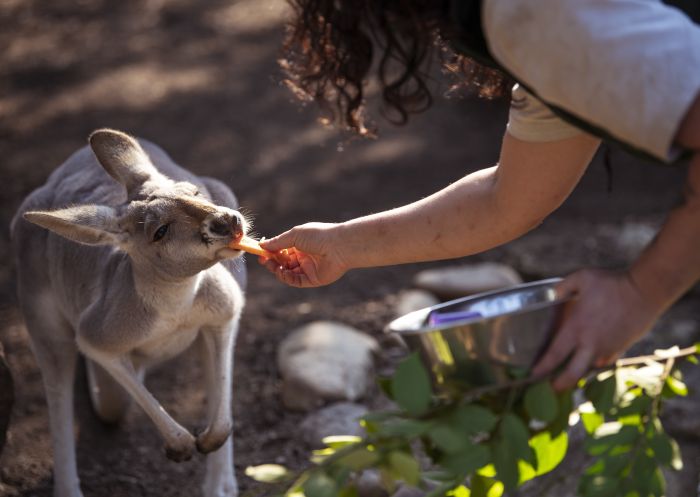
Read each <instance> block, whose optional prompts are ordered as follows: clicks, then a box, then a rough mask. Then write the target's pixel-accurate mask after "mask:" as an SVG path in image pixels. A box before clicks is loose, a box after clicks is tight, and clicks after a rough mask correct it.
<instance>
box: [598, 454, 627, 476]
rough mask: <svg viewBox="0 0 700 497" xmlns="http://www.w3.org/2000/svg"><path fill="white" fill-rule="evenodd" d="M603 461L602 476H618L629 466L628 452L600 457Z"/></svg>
mask: <svg viewBox="0 0 700 497" xmlns="http://www.w3.org/2000/svg"><path fill="white" fill-rule="evenodd" d="M600 461H601V462H602V463H603V471H602V474H603V476H619V475H620V474H621V473H622V472H623V471H624V470H625V469H626V468H627V466H629V463H630V458H629V454H619V455H615V456H612V455H611V456H606V457H603V458H601V459H600Z"/></svg>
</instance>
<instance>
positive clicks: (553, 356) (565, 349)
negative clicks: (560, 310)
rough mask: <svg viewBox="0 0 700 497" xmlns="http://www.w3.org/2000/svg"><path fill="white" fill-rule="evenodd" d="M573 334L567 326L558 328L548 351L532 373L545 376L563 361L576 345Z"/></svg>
mask: <svg viewBox="0 0 700 497" xmlns="http://www.w3.org/2000/svg"><path fill="white" fill-rule="evenodd" d="M565 324H566V323H565ZM572 335H573V334H572V333H570V332H569V331H568V329H567V328H566V327H565V326H562V327H561V328H560V329H559V330H557V332H556V335H555V336H554V340H552V343H551V344H550V345H549V347H547V351H546V352H545V353H544V355H543V356H542V358H541V359H540V360H539V361H538V362H537V364H536V365H535V367H534V368H533V369H532V374H533V375H535V376H544V375H546V374H549V373H551V372H552V371H553V370H554V369H555V368H556V367H557V366H559V365H560V364H561V363H563V362H564V361H565V360H566V358H567V357H569V355H571V352H572V351H573V350H574V348H575V347H576V341H575V340H574V337H573V336H572Z"/></svg>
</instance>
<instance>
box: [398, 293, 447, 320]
mask: <svg viewBox="0 0 700 497" xmlns="http://www.w3.org/2000/svg"><path fill="white" fill-rule="evenodd" d="M439 303H440V300H439V299H438V298H437V297H436V296H435V295H433V294H432V293H430V292H428V291H425V290H417V289H412V290H404V291H403V292H401V293H400V294H399V296H398V299H397V301H396V304H395V305H394V314H395V315H396V317H399V316H403V315H404V314H408V313H409V312H413V311H417V310H419V309H423V308H425V307H431V306H434V305H436V304H439Z"/></svg>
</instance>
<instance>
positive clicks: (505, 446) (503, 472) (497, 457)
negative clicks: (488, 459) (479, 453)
mask: <svg viewBox="0 0 700 497" xmlns="http://www.w3.org/2000/svg"><path fill="white" fill-rule="evenodd" d="M492 451H493V465H494V466H495V468H496V476H497V478H498V479H499V480H501V481H502V482H503V485H504V486H505V488H506V490H513V489H514V488H515V487H517V485H518V481H519V480H520V472H519V469H518V457H517V456H516V455H515V454H514V453H513V451H512V449H511V445H510V444H509V443H508V441H507V440H504V439H499V440H495V441H494V443H493V446H492Z"/></svg>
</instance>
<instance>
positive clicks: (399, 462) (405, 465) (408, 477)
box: [389, 450, 420, 486]
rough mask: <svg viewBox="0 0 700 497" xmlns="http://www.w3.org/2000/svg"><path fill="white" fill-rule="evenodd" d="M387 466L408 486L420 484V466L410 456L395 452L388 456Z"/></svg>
mask: <svg viewBox="0 0 700 497" xmlns="http://www.w3.org/2000/svg"><path fill="white" fill-rule="evenodd" d="M389 465H390V466H391V469H392V470H393V471H394V472H395V473H396V474H397V475H399V476H400V477H401V478H402V479H403V480H404V481H405V482H406V483H408V484H409V485H413V486H416V485H418V483H419V482H420V466H419V465H418V461H416V459H415V458H414V457H413V456H412V455H411V454H408V453H406V452H402V451H398V450H395V451H393V452H391V453H390V454H389Z"/></svg>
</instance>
